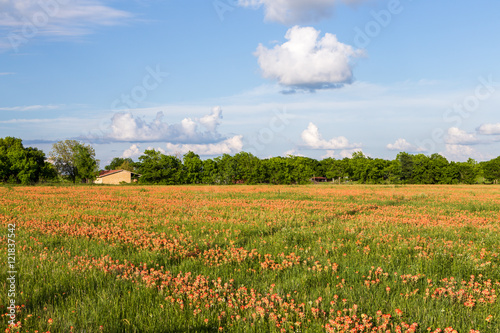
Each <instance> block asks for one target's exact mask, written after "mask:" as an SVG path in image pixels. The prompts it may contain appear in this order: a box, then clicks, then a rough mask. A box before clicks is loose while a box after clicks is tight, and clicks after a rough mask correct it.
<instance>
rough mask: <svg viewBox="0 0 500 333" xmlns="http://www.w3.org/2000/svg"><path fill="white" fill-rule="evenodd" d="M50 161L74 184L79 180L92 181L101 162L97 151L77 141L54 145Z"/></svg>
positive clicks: (66, 141) (61, 142) (60, 142)
mask: <svg viewBox="0 0 500 333" xmlns="http://www.w3.org/2000/svg"><path fill="white" fill-rule="evenodd" d="M50 160H51V161H52V162H53V163H54V165H55V167H56V169H57V171H58V172H59V174H60V175H61V176H63V177H67V178H68V179H70V180H71V181H72V182H73V183H76V181H77V180H84V181H86V182H87V181H90V180H91V179H93V178H94V177H95V176H96V175H97V171H98V167H99V161H98V160H97V159H96V158H95V150H94V148H92V146H90V145H85V144H83V143H81V142H78V141H76V140H64V141H59V142H56V143H54V144H53V145H52V151H51V152H50Z"/></svg>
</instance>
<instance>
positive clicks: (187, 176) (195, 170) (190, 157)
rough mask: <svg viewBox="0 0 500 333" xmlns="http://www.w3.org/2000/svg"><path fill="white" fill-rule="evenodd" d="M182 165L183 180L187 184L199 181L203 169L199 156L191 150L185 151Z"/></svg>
mask: <svg viewBox="0 0 500 333" xmlns="http://www.w3.org/2000/svg"><path fill="white" fill-rule="evenodd" d="M183 165H184V182H186V183H188V184H198V183H200V182H201V174H202V171H203V161H202V160H201V159H200V156H199V155H197V154H195V153H193V152H192V151H189V152H187V153H186V154H184V156H183Z"/></svg>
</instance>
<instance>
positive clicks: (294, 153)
mask: <svg viewBox="0 0 500 333" xmlns="http://www.w3.org/2000/svg"><path fill="white" fill-rule="evenodd" d="M283 156H285V157H286V156H301V157H304V155H302V154H301V153H299V152H298V151H297V150H295V149H290V150H287V151H285V152H284V153H283Z"/></svg>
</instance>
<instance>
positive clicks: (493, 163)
mask: <svg viewBox="0 0 500 333" xmlns="http://www.w3.org/2000/svg"><path fill="white" fill-rule="evenodd" d="M482 168H483V175H484V179H486V180H487V181H490V182H493V183H497V182H498V180H499V179H500V156H498V157H497V158H494V159H492V160H490V161H487V162H483V163H482Z"/></svg>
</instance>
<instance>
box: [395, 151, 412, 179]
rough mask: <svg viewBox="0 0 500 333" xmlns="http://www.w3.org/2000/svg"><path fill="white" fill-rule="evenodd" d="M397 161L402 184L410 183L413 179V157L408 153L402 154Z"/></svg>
mask: <svg viewBox="0 0 500 333" xmlns="http://www.w3.org/2000/svg"><path fill="white" fill-rule="evenodd" d="M396 160H397V161H398V162H399V170H400V172H401V173H400V180H401V182H402V183H404V184H408V183H410V182H411V181H412V177H413V156H412V155H410V154H408V153H405V152H401V153H399V154H398V156H397V157H396Z"/></svg>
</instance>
